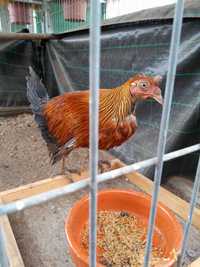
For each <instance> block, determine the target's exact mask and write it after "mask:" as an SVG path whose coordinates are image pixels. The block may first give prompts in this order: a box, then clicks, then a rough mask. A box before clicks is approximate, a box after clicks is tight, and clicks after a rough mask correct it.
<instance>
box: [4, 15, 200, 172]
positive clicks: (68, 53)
mask: <svg viewBox="0 0 200 267" xmlns="http://www.w3.org/2000/svg"><path fill="white" fill-rule="evenodd" d="M199 26H200V19H198V18H193V19H192V18H190V19H184V23H183V29H182V40H181V46H180V51H179V63H178V68H177V75H176V82H175V91H174V96H173V104H172V109H171V116H170V125H169V131H168V136H167V148H166V152H170V151H174V150H177V149H180V148H184V147H186V146H190V145H192V144H197V143H199V142H200V62H199V58H200V33H199ZM171 30H172V20H171V19H165V20H151V21H148V22H145V21H144V22H142V23H141V22H140V23H137V22H133V23H128V24H127V23H126V24H123V23H122V24H120V25H115V27H114V26H113V25H111V26H109V27H106V28H104V29H103V31H102V41H101V88H112V87H115V86H117V85H119V84H121V83H123V82H124V81H126V79H128V78H129V77H131V76H132V75H134V74H135V73H140V72H143V73H145V74H149V75H158V74H159V75H162V76H163V82H162V85H161V87H162V92H163V95H164V88H165V81H166V72H167V66H168V56H169V44H170V37H171ZM1 47H2V44H1ZM88 48H89V47H88V31H87V30H84V31H80V32H76V33H72V34H70V35H69V34H68V35H67V34H66V37H65V38H64V39H62V40H55V41H48V42H46V43H37V42H36V43H33V42H28V41H26V42H25V41H24V42H13V43H11V44H10V45H9V46H8V47H7V48H5V49H3V50H4V53H2V54H0V55H1V61H2V60H5V61H6V60H7V61H8V62H9V61H10V62H12V65H13V64H15V65H16V67H14V68H13V66H12V67H11V66H10V65H9V64H8V63H7V65H5V66H4V67H3V64H1V63H2V62H1V63H0V76H2V75H3V80H2V78H1V80H0V97H1V98H0V99H1V100H0V101H1V105H2V106H6V105H7V106H13V105H27V100H26V94H25V79H24V77H25V74H26V72H27V66H28V65H30V64H32V65H34V66H35V68H36V70H37V71H38V73H40V74H41V75H42V77H43V79H44V82H45V84H46V86H47V88H48V90H49V94H50V95H51V96H55V95H57V94H62V93H63V92H65V91H73V90H84V89H87V88H88V84H89V49H88ZM3 50H2V49H1V48H0V53H1V52H2V51H3ZM13 50H14V51H15V53H13ZM17 54H18V55H17ZM10 55H12V58H11V56H10ZM22 55H23V56H22ZM19 65H20V67H19ZM4 76H5V77H4ZM6 77H7V78H6ZM13 77H15V78H13ZM19 88H21V89H20V90H19ZM8 90H9V91H8ZM11 90H16V94H11V93H10V92H11ZM19 91H20V93H19ZM2 96H3V98H2ZM161 112H162V108H161V106H160V105H159V104H158V103H156V102H154V101H147V102H143V103H139V104H138V106H137V108H136V115H137V120H138V130H137V132H136V134H135V135H134V136H133V137H132V138H131V139H130V140H128V141H127V142H126V143H125V144H123V145H122V146H120V147H118V148H116V149H113V150H112V151H111V152H112V153H113V154H114V155H116V156H117V157H119V158H120V159H122V160H124V161H125V162H126V163H133V162H137V161H140V160H144V159H148V158H151V157H153V156H155V155H156V149H157V141H158V133H159V127H160V119H161ZM198 155H199V153H194V154H191V155H189V156H185V157H182V158H180V159H177V160H172V161H170V162H168V163H165V165H164V175H163V177H167V176H171V175H185V176H190V177H194V174H195V171H196V167H197V160H198ZM153 171H154V167H150V168H147V169H145V170H144V171H143V173H144V174H146V175H148V176H149V177H153Z"/></svg>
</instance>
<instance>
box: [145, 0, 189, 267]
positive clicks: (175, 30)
mask: <svg viewBox="0 0 200 267" xmlns="http://www.w3.org/2000/svg"><path fill="white" fill-rule="evenodd" d="M183 10H184V0H177V2H176V6H175V15H174V20H173V27H172V37H171V44H170V52H169V63H168V72H167V81H166V88H165V97H164V106H163V112H162V118H161V125H160V132H159V139H158V149H157V157H158V162H157V163H156V168H155V174H154V189H153V195H152V202H151V211H150V217H149V225H148V234H147V244H146V249H145V257H144V267H148V266H149V262H150V255H151V248H152V239H153V232H154V225H155V218H156V211H157V203H158V194H159V189H160V183H161V177H162V170H163V156H164V153H165V146H166V142H167V131H168V126H169V117H170V111H171V103H172V96H173V90H174V82H175V75H176V67H177V60H178V49H179V44H180V37H181V29H182V21H183Z"/></svg>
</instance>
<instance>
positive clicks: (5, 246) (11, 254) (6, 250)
mask: <svg viewBox="0 0 200 267" xmlns="http://www.w3.org/2000/svg"><path fill="white" fill-rule="evenodd" d="M0 203H1V200H0ZM0 258H1V260H2V261H3V267H25V266H24V263H23V260H22V257H21V254H20V251H19V249H18V246H17V243H16V240H15V237H14V234H13V231H12V228H11V225H10V222H9V220H8V217H7V216H5V215H4V216H0Z"/></svg>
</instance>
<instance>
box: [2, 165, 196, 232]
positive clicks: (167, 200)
mask: <svg viewBox="0 0 200 267" xmlns="http://www.w3.org/2000/svg"><path fill="white" fill-rule="evenodd" d="M123 166H125V164H123V163H122V162H121V161H119V160H114V161H113V162H112V168H113V169H115V168H120V167H123ZM86 177H88V172H84V173H82V174H81V176H79V175H75V174H74V175H73V176H72V178H73V181H77V180H81V179H84V178H86ZM126 177H127V179H128V180H129V181H130V182H131V183H133V184H135V185H136V186H138V187H139V188H140V189H141V190H143V191H144V192H146V193H147V194H150V195H151V194H152V190H153V182H152V181H151V180H150V179H148V178H147V177H145V176H144V175H142V174H140V173H138V172H134V173H130V174H128V175H126ZM69 182H70V181H69V179H68V178H67V177H66V176H57V177H54V178H49V179H45V180H42V181H38V182H35V183H32V184H28V185H25V186H21V187H18V188H15V189H12V190H8V191H4V192H1V193H0V197H1V198H2V201H3V202H4V203H9V202H12V201H16V200H19V199H23V198H25V197H29V196H33V195H37V194H39V193H42V192H47V191H49V190H52V189H56V188H60V187H62V186H64V185H66V184H68V183H69ZM159 201H160V202H161V203H163V204H164V205H165V206H167V207H168V208H169V209H171V210H172V211H173V212H175V213H176V214H177V215H179V216H180V217H181V218H182V219H184V220H186V219H187V217H188V209H189V203H187V202H186V201H184V200H183V199H181V198H179V197H177V196H176V195H174V194H173V193H171V192H169V191H168V190H166V189H164V188H162V187H161V188H160V194H159ZM192 223H193V225H194V226H195V227H197V228H198V229H200V210H199V209H197V208H196V209H195V211H194V214H193V221H192Z"/></svg>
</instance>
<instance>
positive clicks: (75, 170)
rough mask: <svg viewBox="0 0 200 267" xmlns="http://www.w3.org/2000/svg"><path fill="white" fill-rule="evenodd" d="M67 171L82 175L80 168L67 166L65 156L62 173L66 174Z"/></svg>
mask: <svg viewBox="0 0 200 267" xmlns="http://www.w3.org/2000/svg"><path fill="white" fill-rule="evenodd" d="M66 171H67V172H69V173H75V174H78V175H81V171H80V170H77V169H72V168H67V167H65V157H63V158H62V166H61V174H62V175H65V174H66Z"/></svg>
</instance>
